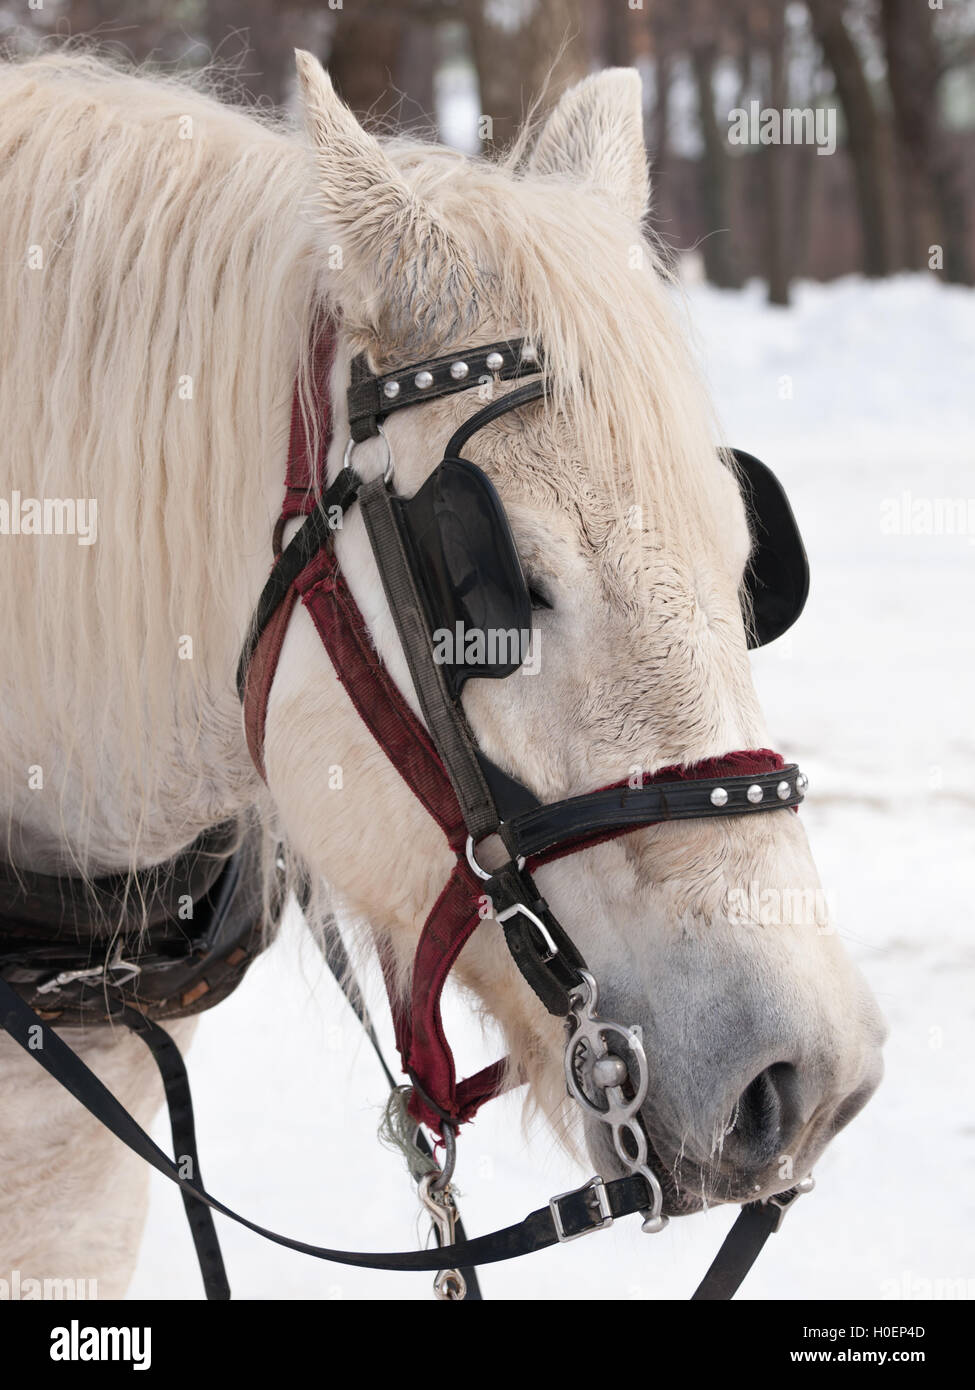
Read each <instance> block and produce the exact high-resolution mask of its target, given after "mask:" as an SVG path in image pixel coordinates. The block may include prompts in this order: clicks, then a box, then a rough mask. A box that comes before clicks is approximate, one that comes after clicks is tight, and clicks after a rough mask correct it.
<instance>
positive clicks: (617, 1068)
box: [592, 1052, 626, 1091]
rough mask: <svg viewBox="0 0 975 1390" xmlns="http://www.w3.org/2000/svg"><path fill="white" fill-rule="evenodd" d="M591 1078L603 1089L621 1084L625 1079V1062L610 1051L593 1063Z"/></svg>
mask: <svg viewBox="0 0 975 1390" xmlns="http://www.w3.org/2000/svg"><path fill="white" fill-rule="evenodd" d="M592 1079H593V1081H594V1082H595V1084H596V1085H597V1086H599V1087H601V1088H602V1090H604V1091H605V1090H607V1089H608V1088H609V1087H610V1086H622V1084H623V1082H624V1081H625V1080H626V1063H625V1062H624V1061H623V1058H622V1057H616V1056H614V1055H613V1053H612V1052H610V1053H608V1054H607V1055H606V1056H605V1057H600V1058H599V1060H598V1062H595V1063H594V1064H593V1069H592Z"/></svg>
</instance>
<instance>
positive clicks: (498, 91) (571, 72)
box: [462, 0, 588, 148]
mask: <svg viewBox="0 0 975 1390" xmlns="http://www.w3.org/2000/svg"><path fill="white" fill-rule="evenodd" d="M462 13H463V15H464V18H465V20H466V22H467V28H468V32H469V33H470V38H471V51H472V53H473V55H474V66H475V67H476V69H477V77H478V83H479V85H480V92H481V112H482V115H483V117H486V118H487V120H486V122H485V130H484V133H483V138H484V143H485V146H486V147H488V148H491V147H492V146H493V147H494V148H500V147H501V146H504V145H507V144H508V143H510V141H511V140H512V139H513V138H514V136H515V135H516V133H517V131H518V128H519V126H520V125H521V123H522V120H523V119H524V117H525V115H526V114H527V111H528V108H529V106H530V105H531V103H532V101H533V100H534V99H535V98H536V97H537V96H539V95H540V93H541V92H542V90H543V88H546V82H547V83H548V85H547V88H546V102H545V104H546V105H549V106H550V105H551V104H552V103H553V102H554V101H555V100H556V99H557V98H558V97H559V96H560V95H561V93H562V92H563V91H564V90H565V88H566V87H568V86H571V84H572V83H573V82H577V81H578V80H579V79H580V78H581V77H585V75H586V71H587V69H588V61H587V55H586V49H585V44H584V42H583V39H582V35H583V23H582V10H581V0H537V4H536V7H535V9H534V11H533V12H532V13H531V15H530V17H529V19H528V21H527V23H526V24H524V25H523V26H522V27H520V28H517V29H514V30H509V29H506V28H504V27H503V26H502V25H500V24H498V23H496V22H495V18H496V16H495V13H494V12H493V11H492V10H491V9H490V8H489V7H486V5H485V3H484V0H463V4H462ZM563 45H564V47H563Z"/></svg>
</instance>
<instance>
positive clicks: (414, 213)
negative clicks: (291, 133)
mask: <svg viewBox="0 0 975 1390" xmlns="http://www.w3.org/2000/svg"><path fill="white" fill-rule="evenodd" d="M295 63H296V65H297V70H298V88H299V94H300V98H301V105H302V109H303V112H304V118H305V127H306V129H307V132H308V136H309V138H310V140H311V144H312V150H313V154H314V159H315V168H316V175H317V177H316V179H315V198H316V201H317V205H318V207H319V209H320V211H321V214H322V220H323V224H324V230H325V233H326V235H327V236H328V238H329V240H330V242H331V243H332V244H333V245H335V246H337V247H338V249H339V251H340V252H341V265H342V269H343V271H344V272H347V273H344V274H341V275H339V276H338V277H337V284H336V291H337V294H338V297H339V299H340V300H343V301H344V303H343V308H346V309H347V311H348V312H349V314H350V316H351V317H353V318H356V319H358V320H359V321H360V322H363V321H366V322H367V323H368V326H369V327H370V328H372V329H374V330H375V331H376V332H377V333H379V334H381V336H383V337H384V338H390V337H391V338H392V339H393V340H394V341H397V342H400V343H403V344H404V345H405V343H407V342H414V343H415V342H416V341H417V340H418V339H424V338H436V337H437V336H438V335H442V333H443V332H444V325H443V324H442V322H440V321H439V320H440V319H442V316H443V311H444V310H443V306H444V304H445V303H453V304H455V305H456V304H458V303H465V302H466V303H468V304H469V303H470V301H471V299H472V297H473V268H472V267H471V266H470V264H469V263H468V261H467V258H466V257H465V255H464V254H463V252H462V251H461V249H460V248H459V247H458V246H457V244H456V243H455V241H454V239H453V238H452V237H451V236H450V234H449V233H448V231H447V229H446V228H445V227H444V225H443V223H442V221H441V219H440V217H439V216H438V215H437V212H436V210H435V209H433V208H431V207H430V206H429V205H428V204H427V203H425V202H424V201H423V200H422V199H421V198H419V197H418V196H417V195H416V194H415V193H414V191H413V189H412V188H411V187H410V185H409V183H408V182H407V180H406V179H405V178H404V176H403V174H402V173H401V172H400V171H399V169H397V167H396V166H395V164H393V162H392V160H390V159H389V157H388V156H387V154H386V152H385V151H384V150H383V147H382V146H381V145H380V143H379V141H378V140H377V139H375V137H374V136H372V135H370V134H369V133H368V132H367V131H365V130H363V128H362V126H361V125H360V124H359V122H358V121H357V120H356V118H355V116H354V115H353V114H352V112H351V111H350V110H349V108H348V107H347V106H346V105H345V103H344V102H342V101H340V100H339V98H338V96H337V95H336V93H335V89H334V88H333V86H332V83H331V80H330V79H329V76H328V74H327V73H326V72H325V70H324V69H323V67H322V65H321V64H320V63H319V61H318V59H317V58H315V57H313V55H312V54H311V53H306V52H304V51H303V50H301V49H298V50H296V51H295ZM448 331H449V330H448Z"/></svg>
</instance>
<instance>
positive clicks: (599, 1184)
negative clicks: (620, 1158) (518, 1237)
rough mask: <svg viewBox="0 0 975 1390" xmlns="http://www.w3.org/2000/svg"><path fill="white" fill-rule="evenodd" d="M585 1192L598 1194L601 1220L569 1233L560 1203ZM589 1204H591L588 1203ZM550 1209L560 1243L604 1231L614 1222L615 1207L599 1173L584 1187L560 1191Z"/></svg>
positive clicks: (597, 1204)
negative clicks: (610, 1201)
mask: <svg viewBox="0 0 975 1390" xmlns="http://www.w3.org/2000/svg"><path fill="white" fill-rule="evenodd" d="M583 1192H594V1193H595V1194H596V1207H597V1210H598V1212H599V1220H598V1222H597V1223H596V1224H595V1225H593V1226H585V1227H584V1228H583V1229H582V1230H581V1231H576V1233H575V1235H572V1236H570V1235H567V1234H566V1230H565V1226H564V1225H563V1224H562V1212H561V1210H560V1208H559V1203H560V1202H562V1201H564V1200H565V1199H566V1197H579V1196H581V1194H582V1193H583ZM586 1205H587V1206H588V1205H589V1204H588V1203H586ZM548 1208H549V1211H550V1212H551V1213H552V1221H553V1223H554V1225H555V1234H556V1236H557V1237H558V1240H559V1244H560V1245H565V1244H566V1243H567V1242H568V1241H570V1240H578V1239H579V1238H580V1237H581V1236H588V1235H591V1234H592V1232H593V1231H604V1230H605V1229H606V1227H607V1226H612V1224H613V1209H612V1207H611V1206H610V1204H609V1193H608V1192H607V1191H606V1184H605V1182H604V1181H603V1179H602V1178H601V1177H599V1175H598V1174H597V1175H596V1177H594V1178H590V1179H589V1181H588V1182H587V1183H584V1184H583V1186H582V1187H575V1188H573V1189H572V1191H571V1192H560V1193H559V1195H558V1196H557V1197H553V1198H552V1200H551V1201H550V1202H549V1204H548Z"/></svg>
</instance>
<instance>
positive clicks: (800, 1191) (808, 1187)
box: [765, 1177, 816, 1235]
mask: <svg viewBox="0 0 975 1390" xmlns="http://www.w3.org/2000/svg"><path fill="white" fill-rule="evenodd" d="M815 1186H816V1179H815V1178H812V1177H809V1178H802V1179H801V1181H799V1182H797V1183H796V1185H795V1187H790V1188H787V1189H786V1191H785V1192H776V1193H775V1195H774V1196H773V1197H766V1199H765V1205H766V1206H769V1207H777V1208H778V1212H779V1219H778V1220H777V1221H776V1223H775V1225H774V1226H773V1227H772V1233H773V1235H774V1233H775V1232H776V1231H779V1230H781V1228H782V1222H783V1221H784V1220H785V1216H786V1212H787V1211H788V1210H789V1208H790V1207H791V1206H792V1204H793V1202H796V1201H798V1199H799V1198H800V1197H802V1196H803V1195H804V1194H805V1193H807V1192H811V1191H812V1190H813V1188H814V1187H815Z"/></svg>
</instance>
